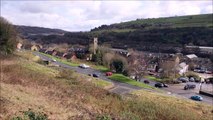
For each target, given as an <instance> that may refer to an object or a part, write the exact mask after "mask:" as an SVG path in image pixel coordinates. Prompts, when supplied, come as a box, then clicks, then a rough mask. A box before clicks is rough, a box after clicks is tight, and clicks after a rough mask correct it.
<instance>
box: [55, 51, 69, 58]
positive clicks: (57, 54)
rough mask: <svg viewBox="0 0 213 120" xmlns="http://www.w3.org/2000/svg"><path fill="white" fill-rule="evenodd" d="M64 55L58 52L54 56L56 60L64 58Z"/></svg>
mask: <svg viewBox="0 0 213 120" xmlns="http://www.w3.org/2000/svg"><path fill="white" fill-rule="evenodd" d="M65 55H66V53H63V52H59V51H58V52H57V53H56V54H55V56H56V57H58V58H64V56H65Z"/></svg>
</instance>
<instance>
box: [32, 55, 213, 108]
mask: <svg viewBox="0 0 213 120" xmlns="http://www.w3.org/2000/svg"><path fill="white" fill-rule="evenodd" d="M33 54H35V55H37V56H39V57H40V58H41V59H43V60H48V61H51V60H52V58H49V57H47V56H45V55H42V54H40V53H38V52H34V53H33ZM54 64H56V65H59V66H61V67H64V68H68V69H72V70H75V71H76V72H78V73H82V74H86V75H88V74H93V73H95V74H98V75H99V78H100V79H103V80H105V81H109V82H111V83H113V84H114V87H113V88H111V89H109V91H110V92H113V93H117V94H120V95H122V94H126V93H129V92H131V91H134V90H140V89H142V88H140V87H137V86H133V85H130V84H126V83H121V82H118V81H113V80H111V79H109V78H107V76H105V74H104V73H102V72H100V71H98V70H95V69H92V68H87V69H83V68H79V67H73V66H69V65H66V64H63V63H61V62H58V61H56V62H54ZM143 81H144V79H143V80H141V82H143ZM149 81H150V83H149V85H151V86H154V85H155V83H156V82H155V81H152V80H149ZM193 84H196V89H194V90H183V88H184V86H185V83H181V84H178V85H169V87H168V88H160V89H162V90H165V91H167V93H168V94H170V95H172V96H177V97H181V98H185V99H190V97H191V96H192V95H200V94H199V93H198V92H199V83H193ZM211 85H212V84H211ZM210 88H212V87H210ZM200 96H202V97H203V101H202V102H204V103H208V104H211V105H213V98H212V97H208V96H204V95H200Z"/></svg>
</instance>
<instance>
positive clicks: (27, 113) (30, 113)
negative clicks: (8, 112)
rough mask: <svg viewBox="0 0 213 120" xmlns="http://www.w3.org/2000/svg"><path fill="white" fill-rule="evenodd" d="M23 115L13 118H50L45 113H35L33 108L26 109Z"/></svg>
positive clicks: (44, 119) (18, 119)
mask: <svg viewBox="0 0 213 120" xmlns="http://www.w3.org/2000/svg"><path fill="white" fill-rule="evenodd" d="M23 114H24V115H23V117H20V116H17V117H14V118H12V120H26V119H29V120H48V118H47V115H46V114H44V113H35V112H33V111H32V110H30V109H29V110H28V111H24V112H23Z"/></svg>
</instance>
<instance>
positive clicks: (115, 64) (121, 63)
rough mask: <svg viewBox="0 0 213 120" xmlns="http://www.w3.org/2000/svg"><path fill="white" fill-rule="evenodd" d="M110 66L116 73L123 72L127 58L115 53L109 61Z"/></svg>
mask: <svg viewBox="0 0 213 120" xmlns="http://www.w3.org/2000/svg"><path fill="white" fill-rule="evenodd" d="M110 68H111V69H112V70H115V71H116V73H123V72H124V71H125V70H126V69H127V60H126V58H124V57H122V56H120V55H118V54H115V55H114V57H113V59H112V60H111V63H110Z"/></svg>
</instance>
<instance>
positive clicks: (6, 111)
mask: <svg viewBox="0 0 213 120" xmlns="http://www.w3.org/2000/svg"><path fill="white" fill-rule="evenodd" d="M0 60H1V61H2V63H3V64H2V71H1V74H2V76H3V79H2V80H1V81H0V84H1V96H0V102H1V109H0V110H1V112H0V119H12V118H13V119H16V120H21V118H23V117H24V116H25V118H26V116H29V117H31V118H34V117H35V116H36V117H37V118H43V119H42V120H46V119H50V120H56V119H57V120H59V119H62V120H67V119H69V120H79V119H80V120H82V119H87V120H111V119H122V120H133V119H134V120H153V119H158V120H165V119H166V120H182V119H184V120H192V119H193V120H200V119H203V120H211V119H212V112H213V111H212V110H213V108H212V106H209V105H207V104H203V103H199V102H194V101H191V100H186V99H180V98H176V97H173V96H168V95H166V94H163V93H153V92H152V93H150V92H149V91H145V90H143V91H136V92H134V93H132V94H130V95H128V96H120V95H117V94H113V93H110V92H108V91H107V90H106V89H103V88H102V86H99V85H98V84H94V82H93V81H94V80H93V79H92V80H91V78H90V77H88V76H83V75H81V74H78V73H76V72H74V71H68V70H66V69H61V68H58V67H51V66H45V65H42V62H41V61H39V59H38V58H37V57H35V56H34V55H32V54H31V53H28V52H24V51H23V52H19V53H16V56H12V57H10V58H1V59H0ZM98 81H101V80H98ZM189 111H190V114H189Z"/></svg>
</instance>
